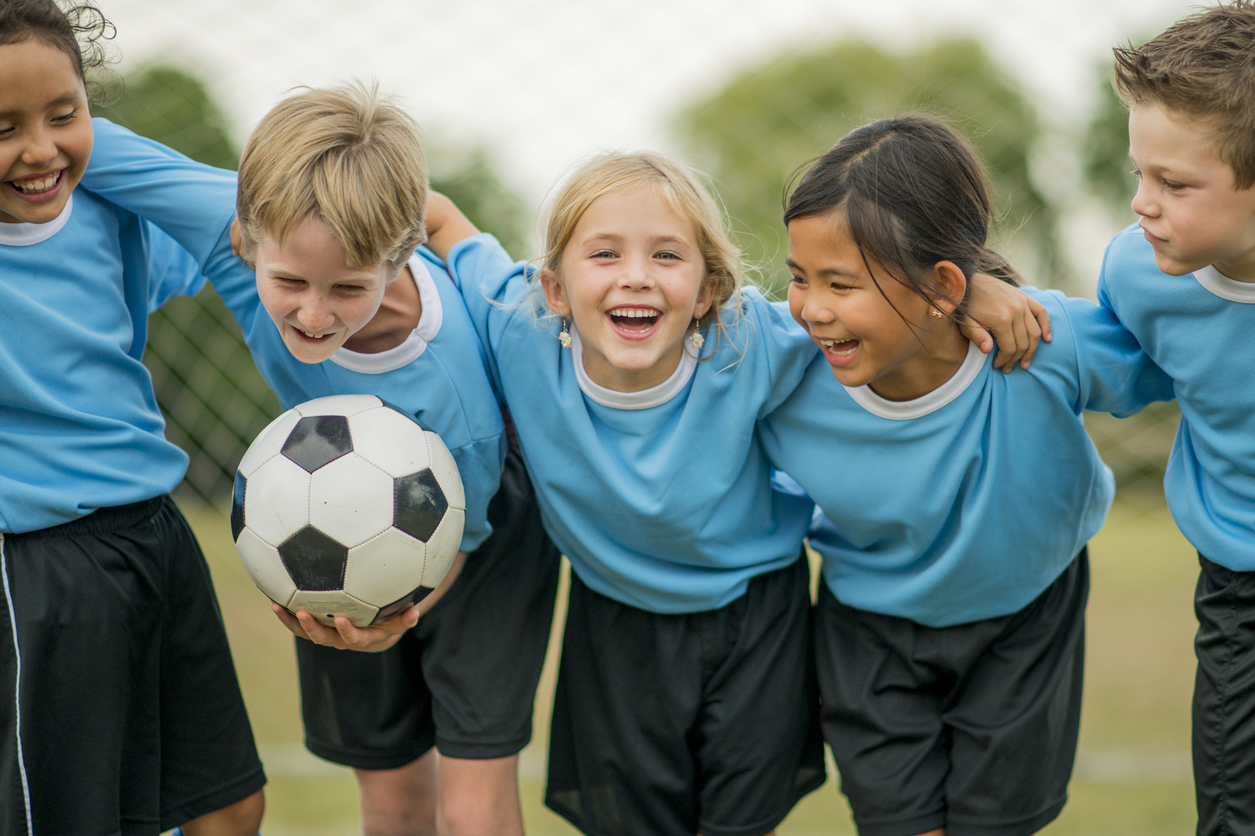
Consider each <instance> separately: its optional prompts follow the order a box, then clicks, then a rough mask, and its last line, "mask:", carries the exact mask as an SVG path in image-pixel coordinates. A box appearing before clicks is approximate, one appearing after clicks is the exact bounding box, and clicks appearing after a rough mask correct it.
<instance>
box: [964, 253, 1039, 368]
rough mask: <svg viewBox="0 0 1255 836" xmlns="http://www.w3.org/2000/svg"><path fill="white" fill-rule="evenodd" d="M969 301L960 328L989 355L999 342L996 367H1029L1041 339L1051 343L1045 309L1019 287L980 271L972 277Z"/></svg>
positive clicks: (995, 361)
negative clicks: (1017, 365) (965, 317)
mask: <svg viewBox="0 0 1255 836" xmlns="http://www.w3.org/2000/svg"><path fill="white" fill-rule="evenodd" d="M968 300H969V301H968V317H967V319H966V320H965V321H964V322H961V323H960V324H959V330H960V331H962V332H963V336H965V337H967V338H968V339H969V340H971V341H972V342H974V343H976V347H977V348H979V349H980V350H981V351H983V352H984V353H986V354H988V353H989V352H990V350H991V349H992V348H993V347H994V342H995V340H996V341H997V343H998V354H997V356H996V357H994V368H998V369H1002V370H1003V371H1004V372H1009V371H1011V370H1012V369H1013V368H1015V364H1016V363H1017V362H1018V363H1019V364H1020V366H1021V367H1022V368H1025V369H1027V368H1028V367H1029V365H1030V364H1032V362H1033V355H1034V354H1035V353H1037V343H1038V341H1039V340H1045V341H1046V342H1050V315H1049V314H1048V313H1046V308H1045V307H1044V306H1043V305H1042V304H1041V303H1040V302H1038V301H1037V300H1036V299H1033V298H1032V297H1031V296H1029V295H1028V294H1026V293H1025V292H1024V291H1022V290H1020V289H1019V288H1017V287H1014V286H1012V285H1009V284H1007V283H1006V282H1001V281H998V280H997V279H995V278H994V277H993V276H987V275H985V274H984V273H977V274H976V275H975V276H973V277H972V289H971V291H970V294H969V297H968ZM991 332H992V336H991Z"/></svg>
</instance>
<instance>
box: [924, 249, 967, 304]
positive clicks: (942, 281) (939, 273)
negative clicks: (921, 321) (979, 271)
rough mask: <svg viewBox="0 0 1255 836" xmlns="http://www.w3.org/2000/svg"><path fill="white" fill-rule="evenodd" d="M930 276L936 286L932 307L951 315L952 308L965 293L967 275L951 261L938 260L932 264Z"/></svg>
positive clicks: (961, 299) (959, 301)
mask: <svg viewBox="0 0 1255 836" xmlns="http://www.w3.org/2000/svg"><path fill="white" fill-rule="evenodd" d="M930 278H931V279H932V281H933V286H934V287H936V288H937V299H935V300H934V301H933V307H934V308H937V309H938V310H940V311H941V312H942V313H944V314H945V315H946V316H947V317H949V316H952V315H953V314H954V309H955V308H957V307H958V306H959V303H961V302H962V301H963V296H964V294H966V293H967V277H966V276H964V275H963V271H962V270H960V269H959V266H958V265H957V264H955V263H954V262H953V261H938V262H937V263H936V264H934V265H933V270H932V275H931V276H930Z"/></svg>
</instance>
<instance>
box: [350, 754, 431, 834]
mask: <svg viewBox="0 0 1255 836" xmlns="http://www.w3.org/2000/svg"><path fill="white" fill-rule="evenodd" d="M422 778H423V776H422V775H420V774H416V770H413V769H401V770H395V771H394V770H389V771H379V772H376V771H369V770H358V771H357V781H358V790H359V791H360V793H361V805H362V833H363V834H364V836H435V834H436V799H435V788H434V786H432V783H434V782H432V781H424V780H422Z"/></svg>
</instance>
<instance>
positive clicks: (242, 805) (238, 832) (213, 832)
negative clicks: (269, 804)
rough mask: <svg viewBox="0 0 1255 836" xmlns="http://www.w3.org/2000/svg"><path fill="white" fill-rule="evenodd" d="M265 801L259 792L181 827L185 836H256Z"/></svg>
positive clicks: (264, 808)
mask: <svg viewBox="0 0 1255 836" xmlns="http://www.w3.org/2000/svg"><path fill="white" fill-rule="evenodd" d="M265 811H266V799H265V796H264V795H263V794H262V791H261V790H258V791H257V792H255V793H253V794H252V795H250V796H249V797H248V798H245V799H242V800H240V801H237V802H235V803H234V804H232V805H230V806H229V807H223V808H222V809H221V810H214V811H213V812H212V813H206V814H205V815H203V816H198V817H197V818H194V819H192V820H191V821H189V822H187V823H186V824H184V825H183V828H182V830H183V833H184V835H185V836H257V831H258V829H259V828H260V827H261V817H262V813H264V812H265Z"/></svg>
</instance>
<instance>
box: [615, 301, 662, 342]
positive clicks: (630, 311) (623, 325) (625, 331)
mask: <svg viewBox="0 0 1255 836" xmlns="http://www.w3.org/2000/svg"><path fill="white" fill-rule="evenodd" d="M606 317H607V318H608V319H609V320H610V324H611V325H612V326H613V327H614V330H615V331H617V332H618V333H619V334H620V335H622V336H624V337H627V338H628V339H634V340H641V339H645V338H646V337H648V336H650V335H651V334H653V333H654V331H655V330H657V327H658V323H659V321H661V320H662V312H661V311H659V310H658V309H657V308H636V307H619V308H611V309H610V310H609V311H607V312H606Z"/></svg>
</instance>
